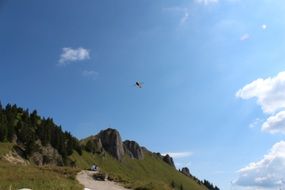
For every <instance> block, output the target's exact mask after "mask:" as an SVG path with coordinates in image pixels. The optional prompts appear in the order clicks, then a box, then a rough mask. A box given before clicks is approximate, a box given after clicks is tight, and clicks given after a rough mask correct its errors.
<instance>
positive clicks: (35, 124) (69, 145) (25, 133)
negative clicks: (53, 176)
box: [0, 104, 82, 164]
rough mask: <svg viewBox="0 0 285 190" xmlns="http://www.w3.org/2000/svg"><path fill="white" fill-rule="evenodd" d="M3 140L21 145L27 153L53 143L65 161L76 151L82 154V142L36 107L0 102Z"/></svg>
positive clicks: (0, 124)
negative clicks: (42, 115)
mask: <svg viewBox="0 0 285 190" xmlns="http://www.w3.org/2000/svg"><path fill="white" fill-rule="evenodd" d="M0 142H14V143H17V144H18V145H20V147H21V148H22V150H23V153H24V156H25V157H29V156H31V155H32V154H33V153H35V152H39V149H40V148H41V146H46V145H51V146H52V147H53V148H54V149H56V150H57V151H58V153H59V154H60V155H61V157H62V161H63V164H66V161H67V158H68V156H69V155H71V154H72V153H73V151H74V150H76V151H77V152H78V154H81V152H82V151H81V146H80V145H79V141H78V140H77V139H76V138H75V137H74V136H72V135H71V134H70V133H69V132H66V131H63V130H62V128H61V126H58V125H56V124H55V123H54V121H53V119H51V118H43V117H40V116H39V115H38V114H37V111H36V110H34V111H32V112H29V110H24V109H22V108H20V107H18V106H17V105H10V104H7V105H6V106H5V107H3V106H2V104H0Z"/></svg>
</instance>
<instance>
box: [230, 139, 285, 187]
mask: <svg viewBox="0 0 285 190" xmlns="http://www.w3.org/2000/svg"><path fill="white" fill-rule="evenodd" d="M238 174H239V176H238V179H237V180H235V181H234V183H235V184H237V185H239V186H243V187H247V188H251V189H259V188H262V189H263V188H264V189H277V188H279V187H280V185H284V183H285V181H284V180H285V179H284V176H285V141H280V142H278V143H276V144H274V145H273V147H272V148H271V150H270V151H269V153H268V154H266V155H264V157H263V159H261V160H259V161H257V162H252V163H250V164H249V165H248V166H246V167H244V168H242V169H240V170H239V171H238Z"/></svg>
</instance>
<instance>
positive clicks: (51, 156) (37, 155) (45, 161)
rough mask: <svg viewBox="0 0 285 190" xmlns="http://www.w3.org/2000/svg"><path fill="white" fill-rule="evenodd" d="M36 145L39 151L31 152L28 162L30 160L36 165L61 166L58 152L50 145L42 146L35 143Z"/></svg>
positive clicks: (60, 157) (61, 161)
mask: <svg viewBox="0 0 285 190" xmlns="http://www.w3.org/2000/svg"><path fill="white" fill-rule="evenodd" d="M36 144H37V145H38V146H39V151H37V152H33V153H32V154H31V155H30V157H29V160H31V161H32V162H33V163H35V164H36V165H39V166H41V165H55V166H62V165H63V160H62V156H61V155H60V154H59V153H58V151H57V150H56V149H55V148H53V147H52V146H51V145H50V144H48V145H46V146H42V144H41V142H40V141H36Z"/></svg>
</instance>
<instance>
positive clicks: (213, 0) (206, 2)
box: [196, 0, 219, 5]
mask: <svg viewBox="0 0 285 190" xmlns="http://www.w3.org/2000/svg"><path fill="white" fill-rule="evenodd" d="M196 2H197V3H200V4H203V5H209V4H213V3H218V2H219V0H196Z"/></svg>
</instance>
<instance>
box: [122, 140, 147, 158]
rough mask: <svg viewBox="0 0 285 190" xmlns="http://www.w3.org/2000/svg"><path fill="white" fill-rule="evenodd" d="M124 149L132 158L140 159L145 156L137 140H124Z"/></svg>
mask: <svg viewBox="0 0 285 190" xmlns="http://www.w3.org/2000/svg"><path fill="white" fill-rule="evenodd" d="M124 149H125V152H126V153H127V154H128V155H129V156H130V157H131V158H136V159H139V160H142V159H143V158H144V154H143V151H142V148H141V147H140V146H139V144H138V143H137V142H135V141H129V140H126V141H124Z"/></svg>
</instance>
